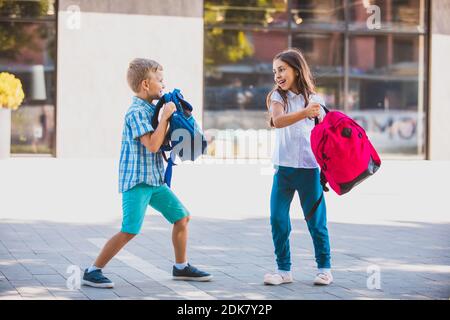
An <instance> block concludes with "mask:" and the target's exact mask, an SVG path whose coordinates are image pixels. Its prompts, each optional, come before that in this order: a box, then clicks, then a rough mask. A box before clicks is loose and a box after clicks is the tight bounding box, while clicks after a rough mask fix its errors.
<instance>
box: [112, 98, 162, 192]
mask: <svg viewBox="0 0 450 320" xmlns="http://www.w3.org/2000/svg"><path fill="white" fill-rule="evenodd" d="M154 112H155V106H154V105H152V104H151V103H149V102H148V101H145V100H142V99H141V98H138V97H136V96H134V97H133V102H132V104H131V107H130V108H129V109H128V111H127V113H126V115H125V124H124V126H123V133H122V147H121V151H120V164H119V192H125V191H127V190H129V189H131V188H133V187H134V186H135V185H137V184H139V183H146V184H148V185H151V186H160V185H162V184H164V162H163V157H162V151H158V152H156V153H153V152H150V151H148V149H147V148H146V147H145V146H144V145H143V144H142V143H141V142H140V139H139V138H140V137H141V136H143V135H144V134H146V133H149V132H153V131H155V129H154V128H153V127H152V121H151V119H152V116H153V113H154Z"/></svg>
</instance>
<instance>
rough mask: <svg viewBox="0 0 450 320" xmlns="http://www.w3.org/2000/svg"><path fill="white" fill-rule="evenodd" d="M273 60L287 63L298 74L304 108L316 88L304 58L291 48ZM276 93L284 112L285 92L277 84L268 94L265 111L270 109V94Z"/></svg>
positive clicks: (298, 87) (285, 103)
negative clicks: (279, 97) (282, 104)
mask: <svg viewBox="0 0 450 320" xmlns="http://www.w3.org/2000/svg"><path fill="white" fill-rule="evenodd" d="M275 60H281V61H283V62H285V63H287V64H288V65H289V66H290V67H291V68H293V69H294V71H295V72H296V73H297V74H298V76H297V81H296V85H297V89H298V90H299V91H300V93H301V94H302V96H303V98H304V100H305V107H306V106H307V105H308V104H309V96H310V95H311V94H314V93H315V90H316V87H315V84H314V78H313V76H312V73H311V70H310V69H309V66H308V64H307V63H306V60H305V58H304V57H303V54H302V52H301V51H300V50H298V49H295V48H292V49H288V50H285V51H282V52H280V53H278V54H277V55H276V56H275V57H274V58H273V61H275ZM275 91H277V92H278V93H279V94H280V96H281V97H282V98H283V101H284V110H285V111H286V108H287V92H286V91H284V90H282V89H281V88H280V87H279V86H278V84H275V86H274V87H273V89H272V90H271V91H270V92H269V94H268V95H267V97H266V105H267V109H269V108H270V97H271V96H272V93H274V92H275ZM270 126H271V127H274V124H273V121H272V118H270Z"/></svg>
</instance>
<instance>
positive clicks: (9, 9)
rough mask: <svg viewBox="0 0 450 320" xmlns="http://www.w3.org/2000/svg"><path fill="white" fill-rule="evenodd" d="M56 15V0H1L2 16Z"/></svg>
mask: <svg viewBox="0 0 450 320" xmlns="http://www.w3.org/2000/svg"><path fill="white" fill-rule="evenodd" d="M54 16H55V1H54V0H18V1H13V0H3V1H0V17H2V18H11V19H17V18H31V19H40V18H53V17H54Z"/></svg>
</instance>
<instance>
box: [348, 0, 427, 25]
mask: <svg viewBox="0 0 450 320" xmlns="http://www.w3.org/2000/svg"><path fill="white" fill-rule="evenodd" d="M372 5H375V6H377V7H378V8H379V13H380V20H381V21H380V22H381V24H380V27H381V28H380V30H382V31H394V32H424V30H425V14H426V7H425V5H426V4H425V0H371V1H368V0H366V1H361V0H350V8H349V14H350V21H351V22H350V25H349V28H350V29H351V30H360V29H363V30H367V19H368V17H369V16H371V15H373V14H374V13H375V11H373V10H371V9H370V7H369V6H372ZM368 9H369V12H368Z"/></svg>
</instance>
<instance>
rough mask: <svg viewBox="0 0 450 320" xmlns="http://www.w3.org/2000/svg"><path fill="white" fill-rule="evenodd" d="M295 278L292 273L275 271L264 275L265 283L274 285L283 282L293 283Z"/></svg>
mask: <svg viewBox="0 0 450 320" xmlns="http://www.w3.org/2000/svg"><path fill="white" fill-rule="evenodd" d="M292 281H294V280H293V278H292V273H290V272H289V273H286V274H283V275H281V274H280V273H278V272H275V273H267V274H265V275H264V284H269V285H273V286H277V285H279V284H283V283H291V282H292Z"/></svg>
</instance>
